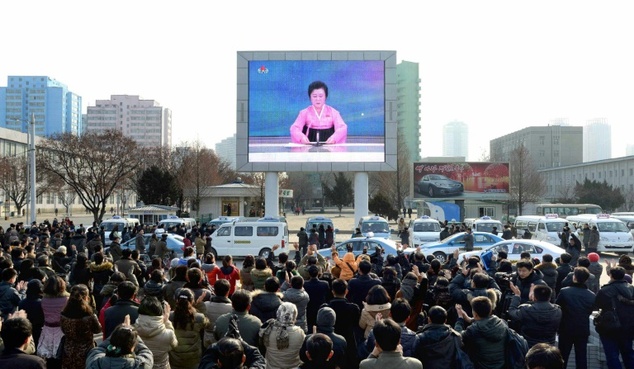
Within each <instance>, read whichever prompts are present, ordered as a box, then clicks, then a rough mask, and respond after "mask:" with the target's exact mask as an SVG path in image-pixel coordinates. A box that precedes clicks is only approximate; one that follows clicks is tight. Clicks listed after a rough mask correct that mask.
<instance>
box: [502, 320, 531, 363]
mask: <svg viewBox="0 0 634 369" xmlns="http://www.w3.org/2000/svg"><path fill="white" fill-rule="evenodd" d="M506 352H507V355H506V365H505V366H506V368H508V369H525V368H526V353H527V352H528V342H526V339H525V338H524V337H522V336H521V335H520V334H519V333H517V332H516V331H514V330H513V329H511V328H507V329H506Z"/></svg>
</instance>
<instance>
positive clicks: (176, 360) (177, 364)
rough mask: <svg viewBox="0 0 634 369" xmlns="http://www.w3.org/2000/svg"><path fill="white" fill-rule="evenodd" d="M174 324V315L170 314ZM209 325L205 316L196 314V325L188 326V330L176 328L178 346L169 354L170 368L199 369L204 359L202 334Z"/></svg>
mask: <svg viewBox="0 0 634 369" xmlns="http://www.w3.org/2000/svg"><path fill="white" fill-rule="evenodd" d="M170 320H171V321H172V323H173V322H174V313H173V312H172V313H171V314H170ZM207 324H209V320H207V317H205V316H204V315H203V314H200V313H196V315H195V316H194V324H188V325H187V328H186V329H183V328H182V327H175V329H174V332H175V333H176V339H177V340H178V345H177V346H176V347H175V348H174V349H173V350H172V351H170V352H169V361H170V367H171V368H172V369H197V368H198V363H200V358H201V357H202V354H203V353H202V339H201V337H202V332H203V329H205V327H206V326H207Z"/></svg>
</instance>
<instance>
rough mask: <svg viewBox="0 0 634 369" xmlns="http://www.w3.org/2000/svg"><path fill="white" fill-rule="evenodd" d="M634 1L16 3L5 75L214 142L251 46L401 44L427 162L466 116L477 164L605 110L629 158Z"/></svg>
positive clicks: (224, 130) (618, 147)
mask: <svg viewBox="0 0 634 369" xmlns="http://www.w3.org/2000/svg"><path fill="white" fill-rule="evenodd" d="M632 7H633V6H632V4H631V2H629V1H625V0H616V1H610V2H597V1H584V0H581V1H570V0H562V1H555V2H553V1H541V0H536V1H533V2H530V3H521V2H520V3H518V2H508V1H503V0H500V1H498V0H495V1H493V0H492V1H478V2H472V1H466V0H456V1H452V2H433V1H422V2H419V3H412V2H406V1H404V0H396V1H392V2H390V3H385V4H382V6H380V7H375V6H368V5H367V4H366V3H360V2H355V1H351V2H335V1H333V0H323V1H321V2H319V3H318V4H311V3H305V2H295V1H290V0H280V1H277V2H275V3H268V4H267V3H262V2H256V1H249V0H247V1H244V2H239V3H212V2H202V1H195V2H190V3H177V2H168V1H147V0H138V1H134V2H124V1H121V0H113V1H110V2H108V4H107V5H105V4H99V5H97V3H93V2H72V3H70V2H50V1H44V0H34V1H31V2H7V3H3V4H1V5H0V12H1V13H2V14H4V15H5V17H4V19H3V21H2V22H0V32H2V34H3V39H2V42H1V43H0V52H1V53H2V55H3V58H2V62H1V63H0V83H1V84H2V85H6V80H7V77H8V76H12V75H45V76H50V77H52V78H55V79H56V80H58V81H60V82H62V83H64V84H65V85H67V86H68V88H69V90H71V91H73V92H75V93H76V94H78V95H80V96H81V97H82V99H83V111H82V113H85V111H86V107H87V106H90V105H94V104H95V102H96V100H102V99H108V98H109V97H110V96H111V95H118V94H127V95H139V96H140V97H141V98H143V99H151V100H156V101H157V102H158V103H159V104H161V106H164V107H167V108H169V109H171V110H172V112H173V116H172V118H173V143H174V145H178V144H179V143H182V142H193V141H195V140H200V141H201V143H203V144H205V145H206V146H207V147H209V148H214V147H215V145H216V144H217V143H219V142H220V141H222V140H224V139H226V138H228V137H231V136H232V135H233V134H234V133H235V130H236V60H237V52H238V51H253V50H255V51H257V50H283V51H287V50H396V52H397V63H400V62H401V61H411V62H415V63H419V68H420V92H421V100H420V103H421V104H420V109H421V133H422V137H421V157H427V156H439V155H441V154H442V127H443V125H445V124H446V123H449V122H451V121H454V120H457V121H461V122H464V123H465V124H467V125H468V126H469V155H468V160H479V159H480V158H481V157H482V156H483V155H486V154H488V151H489V141H490V140H491V139H493V138H496V137H500V136H503V135H505V134H508V133H511V132H514V131H517V130H520V129H522V128H524V127H528V126H543V125H548V124H549V123H550V122H551V121H553V120H557V119H559V118H565V119H566V120H567V122H568V124H569V125H574V126H583V125H584V124H585V122H586V121H589V120H592V119H595V118H605V119H606V121H607V123H608V124H610V126H611V128H612V152H611V156H612V157H618V156H624V155H625V150H626V146H627V145H631V144H634V138H632V136H631V135H629V132H628V131H627V130H628V128H629V127H631V126H632V124H634V108H632V106H631V103H632V101H634V88H632V87H633V86H634V67H632V66H634V55H632V53H631V51H630V50H629V47H628V46H629V45H631V44H633V43H634V22H631V14H632ZM280 9H284V10H285V11H284V12H281V11H280ZM324 12H326V13H327V14H328V16H327V17H325V16H324ZM344 119H345V117H344ZM280 124H284V125H286V124H288V125H290V124H291V122H281V123H280ZM624 132H626V133H627V134H624Z"/></svg>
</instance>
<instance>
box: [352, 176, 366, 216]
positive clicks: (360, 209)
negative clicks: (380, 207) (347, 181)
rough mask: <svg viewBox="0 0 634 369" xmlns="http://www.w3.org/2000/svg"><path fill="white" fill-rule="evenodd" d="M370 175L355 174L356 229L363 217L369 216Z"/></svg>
mask: <svg viewBox="0 0 634 369" xmlns="http://www.w3.org/2000/svg"><path fill="white" fill-rule="evenodd" d="M368 211H369V210H368V173H366V172H357V173H355V174H354V224H355V228H356V227H357V224H358V223H359V219H361V217H364V216H367V215H368Z"/></svg>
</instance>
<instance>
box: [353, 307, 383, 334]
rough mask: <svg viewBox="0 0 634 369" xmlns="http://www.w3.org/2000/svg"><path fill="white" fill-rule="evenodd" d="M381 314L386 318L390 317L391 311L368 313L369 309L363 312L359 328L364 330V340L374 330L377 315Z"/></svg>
mask: <svg viewBox="0 0 634 369" xmlns="http://www.w3.org/2000/svg"><path fill="white" fill-rule="evenodd" d="M378 313H381V315H383V316H384V317H388V316H390V309H389V308H387V309H384V310H379V311H368V309H367V308H364V309H363V310H361V317H360V318H359V327H360V328H361V329H362V330H363V338H364V339H367V338H368V336H369V335H370V332H372V328H374V323H375V322H376V318H375V317H376V314H378Z"/></svg>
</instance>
